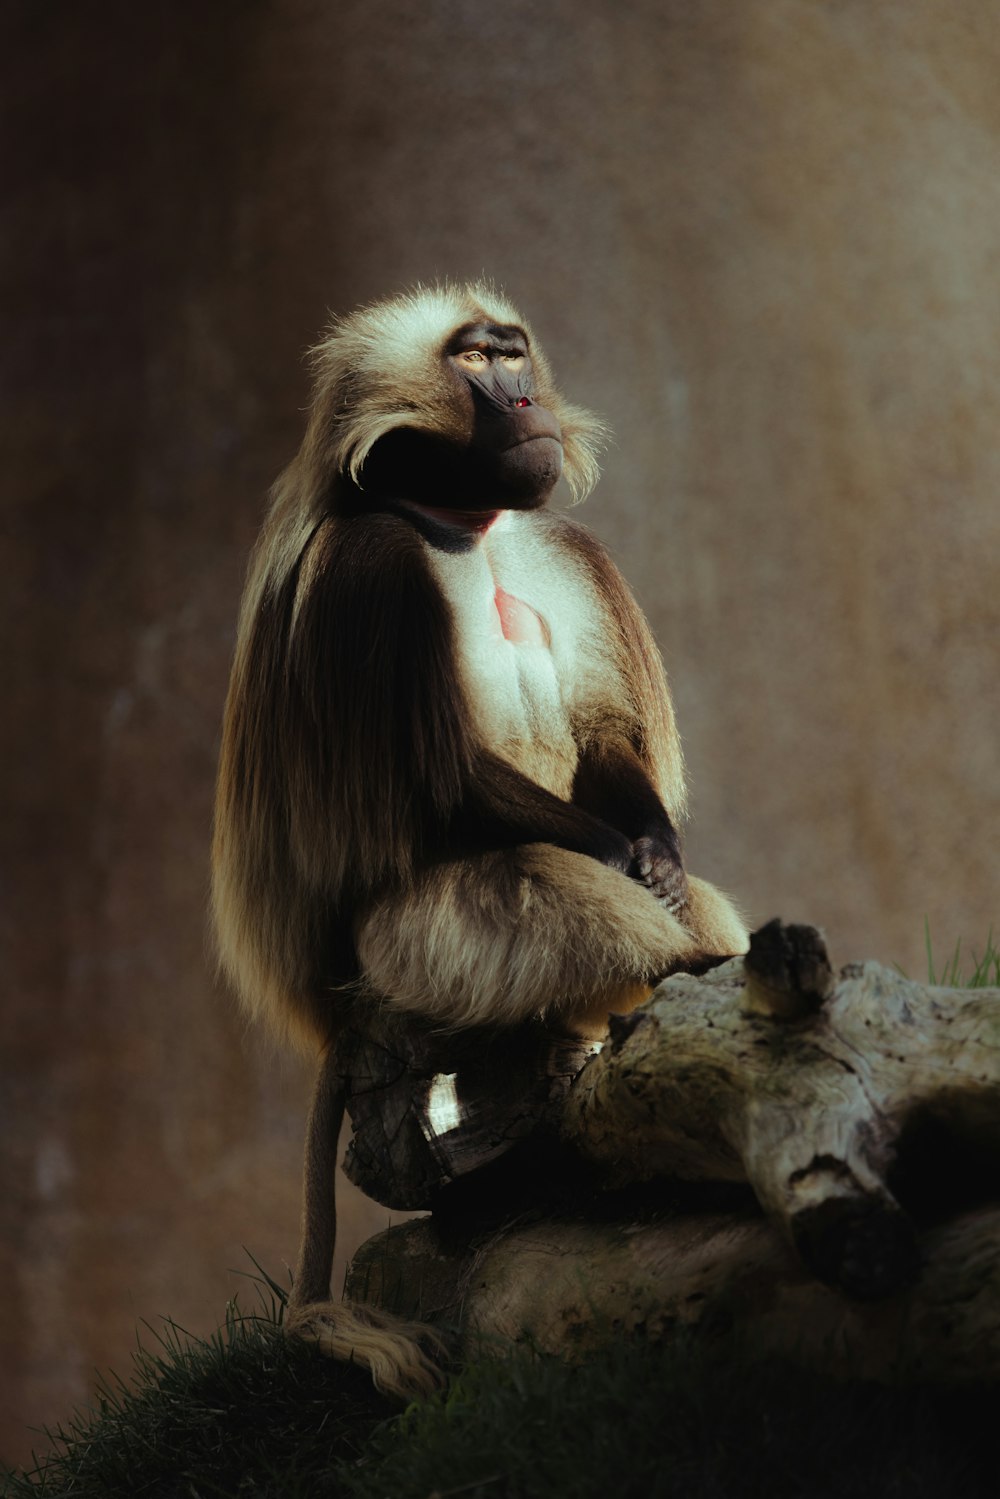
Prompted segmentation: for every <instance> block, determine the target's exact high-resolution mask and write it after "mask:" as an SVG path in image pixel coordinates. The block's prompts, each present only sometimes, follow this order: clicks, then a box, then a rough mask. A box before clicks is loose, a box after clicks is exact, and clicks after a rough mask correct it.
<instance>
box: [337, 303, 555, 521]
mask: <svg viewBox="0 0 1000 1499" xmlns="http://www.w3.org/2000/svg"><path fill="white" fill-rule="evenodd" d="M439 357H440V359H441V363H442V367H443V369H442V372H443V374H444V377H445V388H446V389H447V392H448V394H447V403H448V406H449V407H450V408H451V411H450V412H449V420H448V423H447V426H448V429H449V435H448V436H445V435H443V434H442V433H441V432H440V429H439V430H438V431H435V432H428V431H426V430H421V429H419V428H417V427H415V426H414V427H410V426H406V427H400V428H397V429H396V430H395V431H392V432H389V433H388V434H387V435H386V436H384V437H382V438H380V439H379V441H378V442H377V443H376V444H375V446H374V447H373V448H372V451H371V453H370V454H369V456H368V458H367V460H366V462H365V467H364V480H363V484H364V490H365V492H366V494H367V495H368V496H369V497H371V498H376V497H385V498H392V499H402V500H412V501H415V502H417V503H418V504H425V505H433V506H436V507H438V508H443V509H456V510H464V511H478V510H484V511H486V510H534V509H537V508H538V507H539V506H540V505H544V504H545V501H546V500H547V499H548V497H549V494H550V493H551V491H552V489H553V487H554V485H555V483H556V481H557V479H558V478H559V475H560V473H561V472H562V455H563V450H562V429H561V427H560V425H559V422H558V420H557V418H556V417H555V416H554V415H553V413H552V412H551V411H549V410H548V409H547V408H546V407H545V406H542V405H540V404H539V403H538V401H537V399H536V398H535V383H534V376H533V372H532V365H531V354H530V352H529V348H528V341H527V338H526V337H525V335H524V333H523V332H522V331H521V329H520V328H518V327H516V326H505V325H501V324H497V323H489V322H479V323H471V324H469V325H467V326H464V327H462V328H460V329H459V330H458V331H457V332H456V333H455V334H454V335H453V336H452V337H451V338H450V339H449V341H448V343H447V345H446V347H445V349H444V350H443V352H442V353H441V355H440V356H439ZM442 393H443V392H442ZM452 413H453V414H452Z"/></svg>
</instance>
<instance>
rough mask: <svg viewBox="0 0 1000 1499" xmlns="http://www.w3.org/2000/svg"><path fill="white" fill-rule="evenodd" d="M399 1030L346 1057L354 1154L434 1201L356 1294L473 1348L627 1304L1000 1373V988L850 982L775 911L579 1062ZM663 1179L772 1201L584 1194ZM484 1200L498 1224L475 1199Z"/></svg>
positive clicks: (606, 1319) (542, 1333)
mask: <svg viewBox="0 0 1000 1499" xmlns="http://www.w3.org/2000/svg"><path fill="white" fill-rule="evenodd" d="M380 1027H381V1028H380V1030H379V1033H378V1035H377V1037H375V1038H373V1035H372V1033H371V1032H370V1031H369V1033H368V1034H367V1035H365V1036H361V1037H359V1038H357V1039H356V1043H355V1049H354V1052H353V1054H352V1056H353V1060H352V1061H351V1062H350V1070H351V1078H352V1082H351V1088H352V1093H353V1097H352V1102H351V1105H350V1107H351V1110H352V1113H353V1115H354V1121H355V1126H356V1128H358V1130H359V1132H358V1136H357V1138H356V1141H355V1144H354V1146H353V1147H352V1152H351V1153H350V1155H349V1161H348V1166H349V1169H350V1170H351V1173H352V1174H353V1175H354V1177H355V1180H359V1179H360V1180H361V1182H362V1185H364V1186H365V1188H366V1190H368V1191H370V1192H372V1194H373V1195H375V1196H376V1197H378V1199H379V1200H380V1201H385V1202H388V1203H390V1205H394V1206H401V1207H416V1206H422V1207H436V1208H437V1212H436V1213H435V1215H434V1217H433V1218H432V1219H431V1220H429V1221H427V1222H425V1223H423V1224H421V1225H411V1226H408V1227H407V1228H406V1229H405V1230H403V1231H402V1234H400V1232H398V1231H396V1230H394V1231H393V1237H392V1238H391V1239H389V1240H387V1239H386V1238H385V1237H384V1236H380V1237H379V1239H377V1240H374V1241H372V1242H371V1244H370V1245H368V1246H365V1248H364V1249H363V1250H362V1251H361V1253H360V1254H359V1256H358V1258H357V1260H356V1261H355V1264H354V1266H353V1267H352V1271H351V1287H352V1292H351V1293H352V1294H354V1295H361V1296H365V1295H367V1296H368V1297H369V1299H373V1300H375V1301H377V1302H379V1303H380V1304H383V1305H386V1306H388V1307H389V1308H390V1309H395V1310H400V1311H403V1312H405V1313H406V1314H408V1315H410V1314H414V1313H415V1314H417V1315H425V1316H428V1317H429V1318H430V1320H437V1321H439V1322H442V1323H448V1322H453V1323H455V1324H456V1325H458V1326H460V1327H461V1329H462V1336H463V1338H465V1339H466V1340H467V1339H468V1338H470V1337H473V1336H478V1335H480V1334H482V1333H484V1332H487V1333H496V1334H498V1335H501V1336H503V1337H510V1336H514V1335H516V1334H517V1333H518V1332H520V1331H525V1330H526V1331H528V1332H529V1333H530V1335H531V1336H532V1337H533V1338H534V1339H535V1341H536V1342H538V1343H539V1344H540V1346H555V1345H556V1344H559V1345H560V1346H562V1347H563V1348H564V1349H565V1347H566V1346H567V1345H568V1344H569V1343H571V1342H574V1341H582V1342H583V1343H586V1342H587V1340H588V1338H589V1337H590V1336H591V1334H592V1333H593V1332H594V1329H595V1328H597V1327H604V1328H607V1327H608V1326H610V1325H613V1324H616V1323H617V1324H624V1325H626V1326H631V1325H634V1324H637V1323H643V1324H644V1325H645V1326H646V1327H647V1328H648V1329H651V1330H655V1329H657V1328H659V1329H661V1330H662V1329H664V1328H667V1327H669V1326H670V1325H672V1324H673V1323H674V1322H685V1321H692V1320H702V1321H704V1320H705V1319H706V1318H708V1320H709V1322H710V1323H711V1324H712V1325H713V1326H714V1325H716V1324H717V1323H718V1322H719V1321H720V1319H721V1321H725V1320H726V1319H727V1318H728V1319H730V1320H732V1319H734V1318H735V1320H736V1321H737V1322H739V1323H740V1325H741V1326H744V1327H745V1328H746V1329H747V1330H748V1331H749V1332H750V1333H751V1334H752V1336H753V1337H754V1341H755V1342H756V1343H761V1342H763V1344H764V1345H766V1346H769V1347H770V1346H774V1347H779V1346H781V1347H785V1345H786V1344H788V1345H789V1346H790V1345H791V1344H792V1343H794V1342H795V1340H796V1338H798V1339H800V1340H803V1349H804V1356H805V1354H806V1353H807V1352H808V1347H811V1346H815V1348H816V1349H817V1350H819V1349H820V1348H822V1347H827V1353H826V1354H824V1355H823V1357H822V1359H821V1360H820V1361H821V1362H822V1363H823V1364H824V1366H825V1367H832V1366H833V1365H834V1364H835V1363H836V1362H837V1359H836V1358H834V1356H833V1353H832V1352H831V1351H830V1350H831V1349H832V1347H833V1343H836V1344H837V1346H838V1347H842V1348H843V1349H845V1350H846V1349H850V1350H851V1351H850V1353H849V1354H848V1353H845V1358H846V1359H847V1365H849V1367H850V1368H851V1369H852V1370H853V1371H854V1372H859V1371H860V1368H861V1366H862V1365H863V1366H864V1367H865V1368H867V1367H869V1366H870V1367H871V1368H872V1370H878V1371H882V1372H885V1371H887V1370H888V1368H889V1365H890V1363H891V1361H892V1358H893V1357H894V1356H895V1355H894V1354H893V1349H896V1350H897V1351H900V1350H902V1349H904V1347H905V1348H906V1349H907V1350H908V1353H907V1358H908V1361H909V1363H910V1365H911V1366H913V1367H923V1368H925V1369H926V1370H928V1371H932V1372H934V1373H936V1374H939V1375H943V1376H946V1377H961V1375H962V1374H963V1372H964V1371H965V1370H966V1369H967V1370H968V1371H969V1372H973V1371H974V1372H978V1373H979V1374H983V1373H986V1372H992V1373H993V1374H1000V1346H998V1345H1000V990H997V989H980V990H968V989H942V988H935V987H931V986H926V985H921V984H916V983H913V982H912V981H909V980H907V979H905V978H903V977H901V976H900V975H898V974H896V973H894V972H892V971H890V970H888V969H885V968H882V967H880V966H879V965H878V964H874V963H866V964H861V965H850V966H848V967H847V968H844V969H843V970H842V971H841V972H840V974H839V975H838V976H836V977H835V976H834V974H833V971H832V969H831V967H830V965H829V962H828V960H827V957H826V951H825V947H824V944H823V941H822V938H821V936H820V934H819V933H818V932H817V931H816V930H815V929H814V928H809V927H783V926H781V925H780V924H779V923H772V924H771V925H770V926H768V927H766V928H763V929H762V930H761V931H760V932H758V933H755V934H754V937H753V939H752V944H751V949H750V952H749V953H748V955H747V957H746V959H745V960H743V959H734V960H732V961H731V962H729V963H726V964H724V965H722V966H721V967H719V968H717V969H715V970H713V971H711V972H709V973H708V974H706V975H704V976H701V977H692V976H690V975H676V976H674V977H672V978H670V979H667V980H666V981H665V982H664V983H663V984H661V985H660V986H659V988H658V989H657V991H656V993H655V994H654V995H653V997H652V999H651V1000H650V1001H649V1002H648V1003H647V1004H646V1005H645V1006H643V1007H642V1008H641V1009H639V1010H637V1011H635V1012H633V1013H632V1014H631V1015H628V1016H625V1017H620V1018H618V1019H617V1020H614V1021H613V1023H612V1027H611V1032H610V1039H609V1041H608V1042H607V1043H606V1044H605V1045H604V1047H603V1049H602V1050H601V1051H600V1054H599V1055H597V1056H594V1057H592V1058H591V1060H589V1061H587V1062H586V1065H583V1066H581V1064H582V1063H583V1061H584V1058H585V1056H586V1053H587V1050H588V1049H590V1048H587V1047H585V1046H583V1045H581V1044H579V1043H577V1044H576V1047H575V1049H574V1045H573V1043H567V1042H566V1041H565V1039H561V1038H557V1037H553V1036H551V1035H549V1034H547V1033H546V1032H545V1031H544V1030H543V1029H541V1028H531V1029H530V1030H528V1031H525V1032H523V1033H520V1032H519V1033H517V1034H513V1033H506V1034H503V1033H495V1034H494V1033H491V1034H488V1035H485V1036H484V1035H479V1034H476V1035H471V1034H469V1033H466V1034H464V1035H462V1036H452V1037H442V1036H440V1035H436V1034H434V1033H433V1032H431V1031H429V1030H428V1029H427V1028H426V1027H420V1026H415V1025H414V1023H413V1022H412V1021H408V1020H406V1019H405V1018H404V1019H401V1018H399V1017H392V1016H388V1015H386V1016H383V1017H382V1019H381V1021H380ZM373 1059H374V1060H373ZM578 1068H579V1069H580V1070H579V1074H578V1075H577V1076H576V1078H575V1080H573V1073H574V1072H575V1071H576V1070H577V1069H578ZM387 1102H388V1107H387ZM359 1122H360V1127H359ZM554 1141H555V1142H556V1144H555V1145H554V1144H553V1142H554ZM362 1144H363V1145H364V1149H362V1148H361V1145H362ZM559 1149H561V1150H562V1151H563V1155H562V1157H561V1158H560V1157H559V1156H558V1150H559ZM505 1155H506V1158H507V1161H508V1162H509V1163H510V1167H511V1169H510V1170H509V1171H508V1172H507V1174H506V1177H501V1176H498V1175H497V1166H498V1163H501V1164H502V1160H503V1158H504V1156H505ZM538 1160H541V1162H542V1166H541V1169H540V1172H539V1171H537V1170H536V1171H535V1179H534V1183H533V1185H534V1196H533V1197H532V1195H531V1193H530V1192H529V1193H527V1194H526V1193H525V1192H524V1190H523V1188H524V1181H525V1178H526V1177H527V1178H530V1177H531V1176H532V1168H533V1167H535V1166H536V1163H537V1161H538ZM554 1162H555V1164H554ZM580 1162H585V1163H587V1165H588V1167H589V1175H588V1174H587V1172H585V1171H581V1169H580ZM664 1179H670V1180H674V1181H682V1182H689V1183H704V1182H715V1183H719V1182H722V1183H727V1182H728V1183H741V1182H744V1183H749V1185H750V1187H752V1189H753V1193H754V1195H755V1197H756V1200H757V1203H758V1204H759V1205H760V1208H761V1209H762V1210H763V1214H764V1215H766V1216H765V1217H761V1216H760V1215H757V1216H754V1214H753V1212H749V1213H748V1212H747V1211H746V1210H742V1211H737V1212H730V1213H728V1214H725V1215H721V1216H720V1215H719V1214H714V1215H713V1214H709V1215H706V1214H705V1213H704V1212H703V1211H701V1212H698V1211H695V1212H693V1213H692V1212H689V1213H688V1214H687V1215H683V1214H681V1215H679V1214H678V1213H677V1212H674V1213H673V1214H672V1215H671V1216H670V1217H669V1218H668V1219H667V1220H665V1221H649V1219H650V1215H649V1212H648V1211H647V1212H646V1213H645V1215H643V1214H642V1213H641V1212H640V1213H639V1214H638V1215H637V1214H636V1213H635V1211H634V1204H632V1205H630V1206H628V1207H626V1208H625V1209H623V1210H622V1213H621V1217H620V1218H619V1221H618V1222H617V1223H608V1222H607V1221H606V1217H607V1214H606V1212H605V1214H604V1220H603V1221H599V1218H598V1219H595V1217H594V1212H593V1205H592V1204H591V1205H590V1207H589V1208H588V1206H587V1204H586V1201H585V1197H586V1195H587V1193H593V1191H594V1190H595V1188H596V1189H597V1190H598V1191H599V1192H600V1191H602V1190H603V1191H604V1192H608V1193H611V1192H614V1191H617V1190H619V1189H621V1188H622V1186H623V1185H625V1184H627V1183H633V1184H635V1183H638V1184H642V1183H647V1184H651V1186H650V1190H651V1191H652V1190H653V1187H652V1184H655V1183H657V1182H662V1181H663V1180H664ZM567 1181H568V1182H569V1183H570V1189H569V1190H568V1191H567V1188H566V1183H567ZM581 1181H582V1182H583V1187H581V1185H580V1183H581ZM477 1182H479V1183H483V1184H484V1190H483V1191H482V1192H481V1193H480V1196H479V1198H478V1200H477V1199H476V1197H475V1193H474V1192H471V1193H468V1194H467V1196H466V1197H463V1196H462V1195H461V1187H460V1184H462V1183H465V1184H467V1185H469V1186H471V1187H474V1186H475V1184H476V1183H477ZM584 1188H585V1190H584ZM574 1190H575V1191H576V1200H575V1201H574ZM498 1193H500V1194H501V1196H500V1200H499V1201H498V1200H497V1194H498ZM503 1193H506V1194H507V1196H506V1198H504V1197H503V1196H502V1194H503ZM550 1196H555V1197H556V1198H557V1199H558V1202H557V1204H552V1203H550V1204H549V1214H550V1215H551V1213H552V1212H553V1211H555V1212H556V1216H548V1217H546V1218H542V1219H541V1221H539V1203H542V1204H545V1203H546V1199H547V1197H550ZM456 1199H457V1201H458V1206H457V1207H456ZM484 1199H485V1200H486V1201H487V1203H488V1204H489V1205H490V1206H491V1207H492V1210H493V1212H492V1222H491V1223H490V1225H489V1227H488V1229H487V1230H486V1231H485V1236H484V1228H483V1219H482V1215H481V1212H480V1215H479V1216H478V1217H477V1216H476V1215H475V1214H472V1215H466V1216H465V1217H464V1218H463V1210H464V1207H465V1205H466V1202H467V1201H471V1202H473V1203H477V1202H478V1207H479V1209H481V1208H482V1203H483V1201H484ZM526 1206H529V1207H530V1208H531V1210H532V1213H533V1218H532V1222H531V1226H530V1227H526V1226H525V1224H524V1218H523V1213H524V1210H525V1207H526ZM574 1206H575V1208H576V1210H577V1211H576V1216H575V1218H574V1217H573V1216H572V1215H573V1212H574ZM519 1212H520V1213H521V1214H522V1218H521V1220H520V1223H519V1225H518V1226H513V1227H511V1226H504V1222H503V1220H504V1215H505V1214H506V1217H507V1218H508V1219H510V1218H511V1217H515V1218H516V1215H517V1214H518V1213H519ZM588 1212H589V1214H590V1216H589V1218H588V1216H587V1215H588ZM390 1246H391V1253H390V1252H389V1251H390ZM818 1282H825V1285H824V1284H820V1283H818ZM847 1297H851V1298H854V1299H855V1300H854V1301H853V1302H852V1301H851V1300H848V1299H846V1298H847ZM581 1298H582V1299H581ZM879 1298H883V1299H882V1300H879ZM885 1298H888V1299H885ZM858 1301H861V1302H867V1303H868V1304H867V1305H866V1306H859V1305H858V1304H857V1303H858ZM874 1301H877V1302H878V1304H877V1305H873V1304H872V1303H873V1302H874ZM582 1306H585V1307H586V1308H589V1311H587V1313H586V1315H584V1314H583V1313H581V1311H580V1308H581V1307H582ZM546 1307H549V1310H548V1311H547V1310H545V1308H546ZM802 1319H806V1321H807V1323H808V1329H804V1326H803V1322H802ZM765 1322H766V1323H767V1325H768V1327H770V1329H771V1333H769V1335H768V1338H764V1337H763V1333H762V1331H761V1329H762V1328H763V1326H764V1323H765ZM560 1328H561V1329H562V1332H561V1333H558V1329H560ZM581 1329H582V1330H581ZM769 1339H770V1341H769ZM831 1339H832V1340H833V1343H831V1341H830V1340H831ZM862 1344H864V1345H865V1347H866V1348H867V1352H863V1351H859V1349H860V1348H861V1345H862ZM785 1351H788V1348H786V1349H785ZM817 1356H818V1355H817ZM837 1357H839V1355H837ZM859 1360H860V1361H861V1362H860V1364H859ZM845 1367H846V1365H845Z"/></svg>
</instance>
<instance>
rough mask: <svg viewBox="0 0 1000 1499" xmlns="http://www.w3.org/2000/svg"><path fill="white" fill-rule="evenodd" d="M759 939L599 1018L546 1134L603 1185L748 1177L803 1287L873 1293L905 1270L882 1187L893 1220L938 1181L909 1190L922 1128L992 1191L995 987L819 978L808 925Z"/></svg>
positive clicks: (865, 972) (903, 1234)
mask: <svg viewBox="0 0 1000 1499" xmlns="http://www.w3.org/2000/svg"><path fill="white" fill-rule="evenodd" d="M775 927H776V924H774V925H772V927H770V928H764V929H763V932H762V933H755V934H754V937H753V939H752V941H751V949H750V953H749V954H748V956H747V958H746V960H745V961H744V960H742V959H734V960H733V961H731V962H730V963H727V964H724V965H723V966H722V967H720V968H717V969H715V970H713V971H712V972H710V973H708V974H706V975H704V976H703V977H701V978H692V977H690V976H688V975H677V976H675V977H674V978H671V979H668V980H666V982H665V983H663V984H661V985H660V987H659V988H658V989H657V991H656V993H655V994H654V995H653V998H652V999H651V1000H650V1002H649V1003H648V1004H647V1005H645V1006H644V1007H643V1008H642V1009H641V1010H637V1011H635V1012H634V1014H633V1015H630V1016H627V1017H625V1018H624V1019H623V1020H620V1021H618V1022H617V1023H616V1024H614V1025H613V1026H612V1032H611V1044H610V1045H609V1046H606V1047H605V1048H604V1050H603V1052H602V1054H601V1055H600V1056H599V1057H596V1058H595V1059H594V1060H593V1061H592V1062H591V1063H590V1064H589V1065H588V1066H587V1067H586V1068H585V1069H584V1070H583V1072H582V1073H581V1074H580V1076H579V1078H578V1079H577V1081H576V1083H575V1084H574V1086H573V1088H572V1090H571V1092H570V1094H569V1097H568V1099H567V1101H566V1107H565V1111H564V1115H563V1120H562V1128H563V1131H564V1133H565V1135H566V1136H567V1137H568V1138H571V1139H572V1140H573V1141H574V1144H575V1145H576V1146H577V1148H579V1149H581V1150H582V1151H583V1152H584V1153H585V1154H586V1155H588V1156H589V1157H590V1158H591V1159H592V1160H595V1161H601V1162H603V1163H605V1165H606V1166H607V1168H608V1169H609V1171H610V1172H611V1173H612V1174H613V1177H614V1180H615V1181H616V1183H619V1184H620V1183H621V1182H622V1181H623V1180H633V1181H634V1180H649V1179H652V1178H654V1177H658V1176H674V1177H679V1178H682V1179H686V1180H706V1179H709V1180H712V1179H714V1180H747V1181H749V1183H750V1184H751V1186H752V1187H753V1189H754V1192H755V1194H756V1196H757V1199H758V1201H759V1202H760V1204H761V1206H762V1208H763V1209H764V1211H765V1212H766V1213H767V1215H768V1216H769V1217H770V1219H771V1221H772V1222H773V1223H774V1224H775V1225H776V1227H777V1228H778V1229H779V1231H780V1232H781V1233H783V1234H784V1235H785V1236H786V1237H787V1239H788V1240H789V1241H790V1242H791V1243H792V1244H793V1245H794V1246H795V1248H796V1249H797V1250H798V1251H799V1253H800V1254H801V1255H802V1257H803V1259H804V1261H805V1263H806V1264H807V1265H808V1266H809V1267H810V1268H811V1269H812V1270H813V1272H814V1273H815V1274H816V1275H817V1276H818V1277H819V1278H820V1279H822V1280H826V1281H828V1282H830V1283H831V1284H834V1285H839V1286H840V1287H841V1288H842V1289H844V1290H846V1291H848V1292H850V1293H851V1294H853V1295H856V1296H861V1297H877V1296H881V1295H886V1294H888V1293H889V1292H890V1291H892V1290H893V1289H895V1288H896V1287H897V1286H899V1285H900V1284H902V1283H904V1282H905V1281H906V1279H907V1278H908V1277H909V1276H910V1275H911V1274H912V1273H913V1272H914V1271H915V1269H916V1265H917V1253H916V1240H915V1231H914V1227H913V1223H912V1220H911V1217H910V1215H909V1213H908V1212H907V1211H905V1210H904V1206H903V1205H901V1204H900V1202H899V1200H898V1198H897V1195H896V1192H895V1191H894V1190H893V1186H894V1181H895V1179H896V1178H898V1179H899V1180H905V1181H906V1182H907V1184H908V1188H909V1195H910V1196H911V1197H912V1198H913V1200H912V1201H909V1202H907V1204H906V1207H907V1208H910V1209H912V1210H914V1211H917V1212H918V1213H919V1212H920V1211H922V1210H923V1209H924V1208H927V1209H928V1210H932V1209H933V1207H934V1199H935V1195H936V1188H937V1186H938V1184H937V1183H935V1182H934V1181H933V1180H931V1179H930V1175H928V1180H927V1182H926V1183H925V1184H924V1187H925V1190H923V1191H922V1184H921V1180H920V1177H921V1161H920V1159H919V1156H920V1151H921V1146H922V1145H923V1144H925V1143H926V1141H927V1139H928V1135H929V1134H930V1135H932V1136H933V1138H934V1141H935V1148H936V1150H937V1152H938V1154H940V1153H941V1149H942V1145H941V1142H942V1140H944V1141H946V1142H947V1147H950V1150H949V1149H948V1148H946V1150H945V1154H946V1155H948V1154H949V1153H950V1161H948V1162H946V1169H949V1170H951V1171H953V1172H955V1173H958V1174H960V1175H965V1176H967V1175H968V1172H967V1171H966V1169H965V1167H964V1164H963V1162H964V1160H965V1159H971V1160H974V1161H975V1162H976V1163H977V1164H980V1165H981V1169H982V1171H983V1179H982V1180H981V1181H979V1182H975V1181H972V1182H970V1183H968V1187H969V1195H971V1196H972V1197H973V1198H975V1197H976V1196H982V1197H988V1196H990V1195H992V1196H993V1197H994V1199H996V1198H997V1197H1000V990H997V989H978V990H970V989H940V988H933V987H929V986H926V985H922V984H917V983H913V982H912V981H910V980H908V979H905V978H903V977H902V976H901V975H900V974H898V973H894V972H892V971H891V970H889V969H886V968H883V967H881V966H880V965H879V964H877V963H864V964H851V965H849V966H848V967H846V968H844V969H843V970H842V972H841V974H840V976H839V979H838V980H837V981H836V982H834V980H833V976H832V973H830V972H829V969H828V965H826V964H825V962H824V959H825V953H822V952H821V950H820V947H819V939H818V934H817V933H816V931H815V930H814V929H813V928H809V927H806V928H802V927H798V928H795V927H791V928H784V929H778V930H776V929H775ZM989 1163H992V1171H991V1170H990V1166H989ZM931 1169H935V1168H933V1167H932V1164H931V1163H929V1164H928V1170H929V1172H930V1170H931ZM936 1169H940V1168H936ZM924 1199H925V1200H924Z"/></svg>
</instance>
